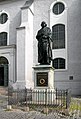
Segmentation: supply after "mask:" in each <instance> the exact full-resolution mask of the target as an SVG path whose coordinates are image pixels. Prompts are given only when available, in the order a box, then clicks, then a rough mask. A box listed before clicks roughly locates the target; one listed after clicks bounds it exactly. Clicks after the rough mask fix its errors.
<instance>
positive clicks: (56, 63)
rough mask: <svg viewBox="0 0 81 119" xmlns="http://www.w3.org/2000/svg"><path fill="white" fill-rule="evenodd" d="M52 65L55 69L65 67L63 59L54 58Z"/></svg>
mask: <svg viewBox="0 0 81 119" xmlns="http://www.w3.org/2000/svg"><path fill="white" fill-rule="evenodd" d="M53 67H54V68H55V69H65V59H63V58H56V59H54V60H53Z"/></svg>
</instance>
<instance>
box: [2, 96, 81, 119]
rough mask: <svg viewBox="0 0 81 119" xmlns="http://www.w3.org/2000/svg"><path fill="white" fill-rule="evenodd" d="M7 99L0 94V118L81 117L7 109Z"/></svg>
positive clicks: (74, 118)
mask: <svg viewBox="0 0 81 119" xmlns="http://www.w3.org/2000/svg"><path fill="white" fill-rule="evenodd" d="M7 100H8V98H7V96H2V95H0V119H81V117H77V116H76V115H74V116H73V117H68V116H63V115H61V114H59V113H55V112H53V113H50V114H48V115H46V114H43V113H40V112H37V111H29V112H25V111H22V110H19V109H13V110H11V111H8V110H7V104H8V101H7Z"/></svg>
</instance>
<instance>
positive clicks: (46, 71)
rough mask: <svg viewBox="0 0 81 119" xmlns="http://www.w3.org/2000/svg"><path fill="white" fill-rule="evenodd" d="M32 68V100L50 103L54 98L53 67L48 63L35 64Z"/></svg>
mask: <svg viewBox="0 0 81 119" xmlns="http://www.w3.org/2000/svg"><path fill="white" fill-rule="evenodd" d="M33 69H34V92H35V93H34V94H33V96H32V97H33V101H34V102H38V103H42V104H44V103H45V104H46V103H49V104H51V103H52V102H53V101H54V99H55V90H54V68H53V67H52V66H50V65H36V66H34V67H33Z"/></svg>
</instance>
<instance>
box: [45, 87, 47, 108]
mask: <svg viewBox="0 0 81 119" xmlns="http://www.w3.org/2000/svg"><path fill="white" fill-rule="evenodd" d="M45 107H47V89H46V90H45Z"/></svg>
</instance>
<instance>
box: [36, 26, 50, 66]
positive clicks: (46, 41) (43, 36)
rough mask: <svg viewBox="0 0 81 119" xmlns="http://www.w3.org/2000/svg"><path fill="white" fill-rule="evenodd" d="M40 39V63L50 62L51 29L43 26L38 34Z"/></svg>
mask: <svg viewBox="0 0 81 119" xmlns="http://www.w3.org/2000/svg"><path fill="white" fill-rule="evenodd" d="M36 38H37V40H38V62H39V63H40V64H50V63H51V59H52V48H51V41H52V39H51V29H50V28H49V27H44V28H41V29H40V30H39V31H38V33H37V36H36Z"/></svg>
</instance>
